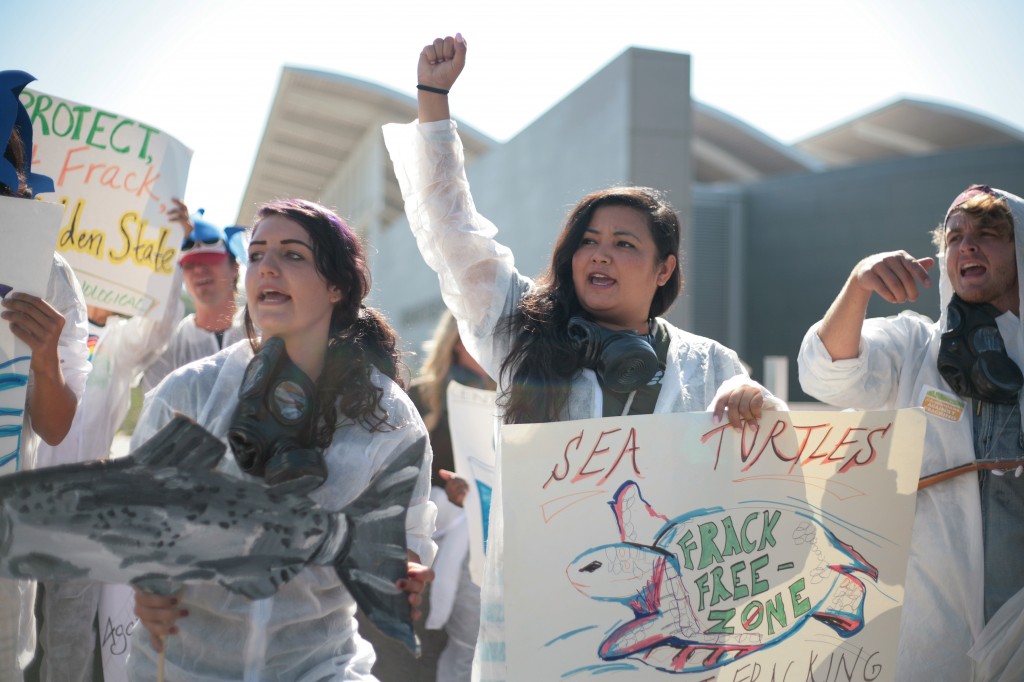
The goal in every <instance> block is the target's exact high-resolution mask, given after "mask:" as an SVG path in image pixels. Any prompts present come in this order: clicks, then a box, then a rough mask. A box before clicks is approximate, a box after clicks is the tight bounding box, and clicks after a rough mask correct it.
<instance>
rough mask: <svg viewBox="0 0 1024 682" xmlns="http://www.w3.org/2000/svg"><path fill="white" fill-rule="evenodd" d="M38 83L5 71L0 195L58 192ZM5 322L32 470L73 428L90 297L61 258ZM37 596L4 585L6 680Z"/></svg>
mask: <svg viewBox="0 0 1024 682" xmlns="http://www.w3.org/2000/svg"><path fill="white" fill-rule="evenodd" d="M32 80H33V78H32V76H30V75H28V74H27V73H24V72H22V71H2V72H0V139H2V140H4V141H5V143H4V155H3V159H0V195H3V196H7V197H19V198H24V199H29V200H31V199H32V197H33V196H34V195H35V194H37V193H40V192H47V191H53V182H52V180H50V179H49V178H47V177H44V176H40V175H37V174H35V173H32V172H31V168H32V124H31V121H30V120H29V117H28V113H27V112H26V111H25V108H24V106H23V105H22V104H21V102H20V100H19V99H18V94H19V93H20V92H21V90H22V88H24V87H25V85H27V84H28V83H30V82H31V81H32ZM8 126H9V127H8ZM0 317H2V318H3V319H4V320H5V321H6V322H7V323H8V324H9V325H10V330H11V333H13V334H14V335H15V336H16V337H17V338H19V339H21V340H22V341H23V342H25V344H27V345H28V346H29V348H30V349H31V351H32V359H31V361H30V364H29V378H28V393H27V399H26V405H25V417H24V423H23V426H22V431H21V443H20V458H21V459H20V461H21V468H22V469H33V468H35V467H36V465H37V462H36V455H37V449H38V446H39V441H40V438H41V439H42V440H43V441H44V442H46V443H49V444H50V445H56V444H58V443H60V442H61V441H62V440H63V439H64V438H65V436H66V435H67V434H68V432H69V430H70V429H71V424H72V420H73V419H74V416H75V412H76V410H77V407H78V401H79V399H80V398H81V396H82V393H83V391H84V390H85V382H86V378H87V376H88V373H89V369H90V366H89V360H88V357H89V351H88V346H87V344H86V339H87V336H88V327H87V324H86V309H85V302H84V296H83V294H82V289H81V287H80V286H79V285H78V280H77V279H76V278H75V275H74V273H73V272H72V271H71V267H70V266H69V265H68V263H67V261H65V260H64V259H63V258H62V257H61V256H60V255H59V254H57V253H54V254H53V267H52V268H51V270H50V277H49V281H48V282H47V286H46V295H45V297H43V298H39V297H36V296H32V295H30V294H26V293H24V292H16V291H11V292H8V293H7V294H6V295H5V296H4V297H3V312H2V313H0ZM35 593H36V589H35V582H32V581H18V582H16V583H15V582H8V581H0V614H2V615H0V671H3V674H4V675H5V677H4V679H11V680H20V679H22V670H23V669H24V668H25V667H26V666H28V664H29V663H30V662H31V661H32V658H33V656H34V654H35V649H36V622H35V614H34V610H33V605H34V603H35Z"/></svg>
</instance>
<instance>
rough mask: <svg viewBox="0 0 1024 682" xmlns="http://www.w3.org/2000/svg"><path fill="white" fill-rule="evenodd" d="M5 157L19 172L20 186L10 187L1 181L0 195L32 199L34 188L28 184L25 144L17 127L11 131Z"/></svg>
mask: <svg viewBox="0 0 1024 682" xmlns="http://www.w3.org/2000/svg"><path fill="white" fill-rule="evenodd" d="M4 158H5V159H7V160H8V161H10V162H11V165H12V166H14V168H15V171H16V172H17V173H18V186H17V187H8V186H7V185H5V184H4V183H2V182H0V196H5V197H15V198H20V199H31V198H32V189H31V188H30V187H29V186H28V178H27V177H26V176H25V144H24V143H23V142H22V141H21V134H19V133H18V128H17V127H15V128H14V129H13V130H12V131H11V137H10V138H9V139H8V140H7V144H6V146H5V147H4Z"/></svg>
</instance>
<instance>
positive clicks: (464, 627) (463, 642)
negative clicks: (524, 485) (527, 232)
mask: <svg viewBox="0 0 1024 682" xmlns="http://www.w3.org/2000/svg"><path fill="white" fill-rule="evenodd" d="M424 347H425V350H426V352H427V357H426V360H424V362H423V367H422V368H421V370H420V374H419V376H418V377H417V378H416V379H415V380H414V381H413V383H412V385H411V386H410V387H409V397H410V398H412V401H413V403H414V404H415V405H416V409H418V410H419V412H420V415H421V416H422V417H423V423H424V424H426V427H427V431H428V432H429V434H430V447H431V449H432V450H433V452H434V461H433V467H432V468H433V473H432V475H431V483H432V488H431V492H430V499H431V500H432V501H433V502H434V504H436V505H437V524H436V526H437V528H436V530H435V532H434V541H435V542H436V543H437V557H436V559H435V560H434V565H433V569H434V573H435V574H436V576H437V577H436V579H435V580H434V582H433V583H432V584H431V586H430V590H429V604H428V607H429V609H428V615H427V619H426V622H425V623H424V626H425V630H426V631H425V632H421V633H420V637H421V640H422V641H423V655H422V656H421V657H420V659H419V660H414V659H413V658H412V656H410V655H409V653H408V652H407V651H404V650H402V649H401V648H400V647H399V646H398V645H397V644H395V643H393V642H391V641H387V640H386V639H385V638H384V637H382V636H381V635H379V634H378V633H376V632H374V631H372V630H370V631H368V633H369V638H370V640H371V642H372V643H373V646H374V649H376V650H377V662H376V664H375V665H374V667H373V672H374V675H376V676H377V677H379V678H380V679H382V680H437V682H460V681H463V680H464V681H466V682H468V680H469V679H470V672H471V669H472V665H473V651H474V649H475V648H476V635H477V630H478V629H479V627H480V588H479V587H478V586H477V585H476V584H475V583H474V582H473V581H472V579H471V578H470V575H469V533H468V528H467V525H466V514H465V512H464V511H463V510H462V503H463V500H464V499H465V497H466V493H467V492H468V483H467V481H466V480H465V479H463V478H460V477H458V476H456V475H455V473H454V471H455V456H454V454H453V452H452V430H453V429H458V428H459V427H460V426H459V424H455V423H453V422H451V421H450V420H449V419H448V405H447V400H446V396H447V392H448V384H449V383H451V382H452V381H454V382H456V383H459V384H462V385H464V386H470V387H473V388H481V389H487V390H491V391H493V390H494V389H495V384H494V381H493V380H492V379H491V378H490V377H489V376H487V373H486V372H484V370H483V368H482V367H480V365H479V364H478V363H477V361H476V360H474V359H473V356H471V355H470V354H469V353H468V352H467V351H466V347H465V346H464V345H463V344H462V340H461V339H460V338H459V328H458V325H457V323H456V321H455V318H454V317H453V316H452V314H451V313H450V312H448V311H447V310H446V311H444V313H442V314H441V318H440V319H439V320H438V323H437V327H436V329H435V330H434V334H433V337H432V338H431V339H430V341H428V342H427V343H426V344H424ZM487 427H488V429H490V427H491V425H490V424H488V425H487ZM442 628H443V629H444V634H443V635H442V634H441V633H438V632H436V631H437V630H440V629H442ZM435 659H436V660H435Z"/></svg>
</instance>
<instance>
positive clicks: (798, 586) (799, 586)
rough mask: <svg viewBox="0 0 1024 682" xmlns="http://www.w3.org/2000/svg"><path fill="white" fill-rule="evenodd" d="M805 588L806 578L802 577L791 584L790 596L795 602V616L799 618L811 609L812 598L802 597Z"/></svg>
mask: <svg viewBox="0 0 1024 682" xmlns="http://www.w3.org/2000/svg"><path fill="white" fill-rule="evenodd" d="M803 589H804V579H803V578H800V579H799V580H797V581H795V582H794V583H793V584H792V585H790V586H789V598H790V600H791V601H792V602H793V617H794V618H799V617H800V616H802V615H804V614H805V613H807V612H808V611H810V610H811V600H810V599H807V598H806V597H802V596H801V595H800V592H801V591H802V590H803Z"/></svg>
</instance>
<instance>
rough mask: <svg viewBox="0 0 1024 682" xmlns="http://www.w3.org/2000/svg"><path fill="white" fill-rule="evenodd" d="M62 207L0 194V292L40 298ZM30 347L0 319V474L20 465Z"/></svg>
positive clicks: (18, 467)
mask: <svg viewBox="0 0 1024 682" xmlns="http://www.w3.org/2000/svg"><path fill="white" fill-rule="evenodd" d="M60 216H61V207H60V206H58V205H56V204H50V203H46V202H43V201H32V200H29V199H15V198H11V197H0V243H2V244H3V246H2V247H0V295H2V296H6V295H7V293H8V292H10V291H12V290H13V291H21V292H24V293H27V294H32V295H34V296H39V297H40V298H42V297H43V296H45V295H46V283H47V281H48V280H49V278H50V269H51V268H52V267H53V245H54V243H56V241H57V230H58V229H59V228H60ZM31 361H32V354H31V351H30V349H29V347H28V345H26V344H25V343H24V342H22V341H21V340H19V339H18V338H17V337H15V336H14V334H13V332H11V327H10V325H9V324H8V323H7V322H6V321H0V475H3V474H9V473H11V472H13V471H17V470H18V469H20V468H21V466H20V464H21V459H20V452H21V436H22V424H23V421H24V419H25V395H26V390H27V387H28V370H29V363H30V362H31Z"/></svg>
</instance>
